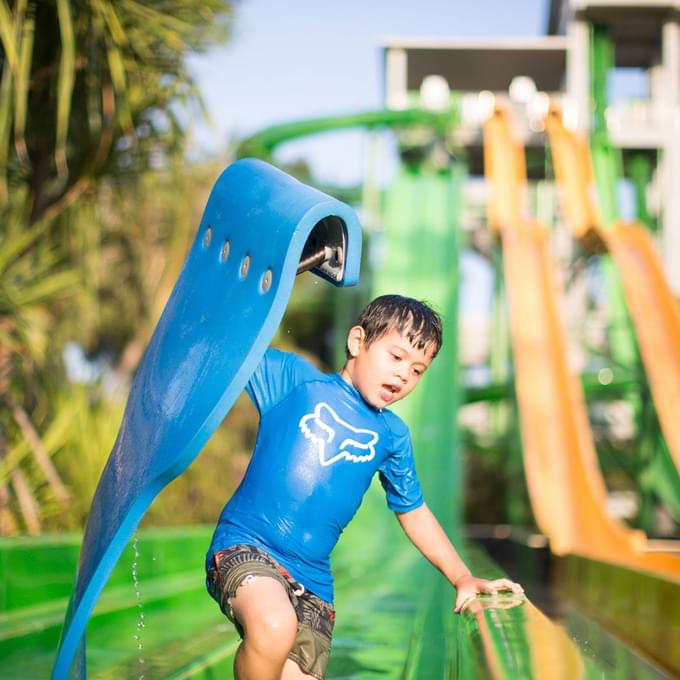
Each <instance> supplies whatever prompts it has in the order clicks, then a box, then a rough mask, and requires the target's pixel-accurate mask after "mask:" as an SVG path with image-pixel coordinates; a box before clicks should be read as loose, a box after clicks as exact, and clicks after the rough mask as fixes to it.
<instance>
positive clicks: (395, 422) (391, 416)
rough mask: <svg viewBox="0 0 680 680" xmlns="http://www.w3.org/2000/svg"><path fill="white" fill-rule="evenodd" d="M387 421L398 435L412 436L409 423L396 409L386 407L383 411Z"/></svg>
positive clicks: (393, 432) (395, 434)
mask: <svg viewBox="0 0 680 680" xmlns="http://www.w3.org/2000/svg"><path fill="white" fill-rule="evenodd" d="M382 414H383V417H384V418H385V423H386V424H387V426H388V427H389V428H390V430H391V431H392V434H394V436H396V437H410V436H411V433H410V430H409V429H408V425H407V424H406V423H405V422H404V421H403V420H402V419H401V417H400V416H398V415H397V414H396V413H395V412H394V411H391V410H390V409H388V408H386V409H383V411H382Z"/></svg>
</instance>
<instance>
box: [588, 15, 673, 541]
mask: <svg viewBox="0 0 680 680" xmlns="http://www.w3.org/2000/svg"><path fill="white" fill-rule="evenodd" d="M591 37H592V40H591V63H592V69H591V71H592V81H591V82H592V93H591V94H592V99H593V106H594V111H595V117H594V128H593V134H592V138H591V148H592V157H593V169H594V173H595V181H596V184H597V190H598V197H599V199H600V211H601V217H602V223H603V225H604V226H605V228H607V227H609V226H611V224H612V223H613V222H614V221H616V220H617V219H618V217H619V212H618V206H617V203H616V183H617V181H618V179H619V178H620V177H622V176H623V162H622V158H621V153H620V151H619V150H618V149H616V148H615V147H614V146H613V145H612V144H611V143H610V141H609V134H608V131H607V122H606V116H605V112H606V108H607V74H608V73H609V70H610V69H611V68H612V67H613V65H614V58H613V57H614V50H613V45H612V42H611V40H610V39H609V36H608V34H607V30H606V28H605V27H602V26H593V28H592V35H591ZM631 174H632V179H633V181H634V185H635V187H636V196H637V200H638V217H639V218H640V220H641V221H643V222H646V223H649V222H648V221H649V216H648V214H647V209H646V200H645V198H646V197H645V186H646V182H648V181H649V178H650V177H651V168H650V167H649V162H648V161H647V159H644V158H640V159H638V160H637V161H636V162H635V163H632V164H631ZM645 217H646V218H647V219H646V220H645ZM602 260H603V270H604V274H605V280H606V285H607V297H608V300H609V305H610V325H611V328H610V342H611V347H612V356H613V358H614V360H615V361H616V362H617V363H619V364H620V365H623V366H624V367H626V368H629V369H632V371H633V372H635V373H638V374H641V375H642V374H643V371H642V365H641V360H640V355H639V352H638V349H637V343H636V341H635V336H634V333H633V329H632V324H631V321H630V316H629V314H628V310H627V307H626V303H625V297H624V293H623V285H622V283H621V280H620V276H619V272H618V270H617V269H616V268H615V266H614V263H613V262H612V260H611V257H610V256H609V255H605V256H603V258H602ZM627 398H628V400H629V401H630V403H632V405H633V408H634V412H635V420H636V423H637V430H638V438H637V442H638V447H639V449H640V455H641V456H643V459H642V460H641V461H640V462H641V469H642V472H641V475H640V479H641V482H640V486H639V491H640V498H641V500H640V508H641V510H640V514H639V521H640V523H641V525H642V526H643V528H645V529H647V530H651V529H652V528H653V524H654V517H653V512H652V509H653V507H654V505H655V504H656V498H657V497H658V498H660V499H661V500H662V502H663V503H664V505H665V506H666V508H667V509H668V511H669V512H670V513H671V514H672V515H673V516H674V517H675V518H676V519H677V512H678V501H677V489H678V488H680V477H679V476H678V474H677V471H675V468H674V465H673V461H672V459H671V456H670V453H669V451H668V447H667V446H666V443H665V442H664V441H663V437H662V436H661V433H660V430H659V425H658V419H657V418H656V412H655V410H654V409H653V408H652V410H651V411H650V412H648V413H645V409H644V408H643V406H642V403H641V399H640V395H639V394H635V393H633V392H631V393H629V395H628V397H627Z"/></svg>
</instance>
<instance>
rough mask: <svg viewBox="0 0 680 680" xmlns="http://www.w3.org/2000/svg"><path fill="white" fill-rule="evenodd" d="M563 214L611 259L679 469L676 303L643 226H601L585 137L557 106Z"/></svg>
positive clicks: (549, 124) (554, 131) (553, 132)
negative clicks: (568, 123)
mask: <svg viewBox="0 0 680 680" xmlns="http://www.w3.org/2000/svg"><path fill="white" fill-rule="evenodd" d="M546 129H547V131H548V136H549V139H550V147H551V151H552V156H553V165H554V168H555V176H556V178H557V182H558V185H559V188H560V190H561V195H562V206H563V211H564V215H565V219H566V222H567V224H568V225H569V228H570V229H571V231H572V234H573V235H574V236H575V237H577V238H583V237H584V235H588V234H593V233H594V234H596V235H597V236H599V238H600V239H601V240H602V241H603V242H604V244H605V245H606V247H607V248H608V250H609V252H610V253H611V255H612V257H613V259H614V262H615V263H616V265H617V267H618V269H619V271H620V273H621V281H622V283H623V288H624V293H625V296H626V301H627V303H628V309H629V311H630V315H631V318H632V320H633V325H634V326H635V333H636V335H637V338H638V344H639V347H640V354H641V356H642V362H643V364H644V367H645V373H646V374H647V378H648V380H649V385H650V389H651V392H652V397H653V399H654V404H655V405H656V410H657V413H658V416H659V423H660V425H661V430H662V432H663V434H664V437H665V439H666V442H667V444H668V448H669V449H670V452H671V455H672V457H673V460H674V462H675V467H676V469H677V470H680V418H678V417H677V411H676V409H677V407H678V405H679V404H680V307H678V303H677V301H676V300H675V298H674V297H673V294H672V293H671V290H670V288H669V287H668V284H667V282H666V279H665V277H664V274H663V269H662V266H661V260H660V258H659V256H658V254H657V252H656V250H655V248H654V243H653V241H652V238H651V236H650V234H649V232H648V230H647V229H646V228H645V227H644V225H642V224H639V223H624V222H617V223H615V224H614V225H612V226H611V227H610V228H603V226H602V222H601V220H600V218H599V216H598V213H597V210H596V208H595V200H594V190H595V189H594V182H593V178H592V170H591V167H592V166H591V162H590V154H589V152H588V147H587V145H586V142H585V140H584V139H582V138H580V137H578V136H577V135H575V134H573V133H572V132H570V131H568V130H566V129H565V128H564V126H563V124H562V117H561V114H560V111H559V110H557V109H552V110H551V111H550V113H549V114H548V117H547V118H546Z"/></svg>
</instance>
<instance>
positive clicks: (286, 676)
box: [281, 659, 314, 680]
mask: <svg viewBox="0 0 680 680" xmlns="http://www.w3.org/2000/svg"><path fill="white" fill-rule="evenodd" d="M310 678H311V680H314V676H313V675H308V674H307V673H305V672H303V670H302V669H301V668H300V666H298V665H297V663H295V661H293V660H292V659H286V663H285V664H284V665H283V673H282V674H281V680H310Z"/></svg>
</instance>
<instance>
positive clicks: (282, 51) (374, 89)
mask: <svg viewBox="0 0 680 680" xmlns="http://www.w3.org/2000/svg"><path fill="white" fill-rule="evenodd" d="M548 4H549V3H548V0H474V1H471V0H448V1H446V0H419V1H418V2H415V1H413V0H411V1H410V2H408V1H404V0H401V1H399V0H342V2H323V1H321V2H320V1H319V0H316V1H312V0H287V2H285V3H284V2H280V1H277V0H239V1H238V2H236V11H235V22H234V31H233V35H232V37H231V39H230V41H229V43H228V44H227V45H226V46H224V47H220V48H219V49H213V50H211V51H210V52H208V53H207V54H205V55H201V56H199V57H194V58H191V59H190V62H189V65H190V68H191V70H192V72H193V74H194V76H195V78H196V80H197V83H198V86H199V89H200V91H201V93H202V96H203V98H204V100H205V103H206V106H207V109H208V112H209V114H210V117H211V119H212V124H211V125H208V124H206V123H205V122H202V121H195V123H194V125H193V128H194V141H193V150H194V152H195V153H196V154H199V155H200V154H202V153H210V154H215V153H218V154H219V153H222V152H223V151H225V152H226V149H227V146H228V143H229V140H230V139H232V138H241V137H243V136H246V135H249V134H252V133H254V132H256V131H258V130H261V129H262V128H264V127H267V126H270V125H273V124H276V123H282V122H289V121H297V120H303V119H306V118H315V117H320V116H329V115H334V114H342V113H351V112H359V111H368V110H374V109H380V108H383V107H384V99H383V62H382V52H381V50H380V45H381V39H382V38H385V37H387V36H390V37H395V36H398V37H406V36H408V37H425V36H429V37H432V36H440V37H494V36H506V37H509V36H524V37H525V36H536V35H542V34H544V32H545V26H546V24H547V10H548ZM362 140H363V136H362V134H361V133H359V132H343V133H334V134H333V135H318V136H316V137H314V138H308V139H307V140H302V141H296V142H292V143H289V144H287V145H284V146H283V147H282V148H281V152H280V153H281V155H280V156H279V158H281V159H282V160H286V161H288V160H292V159H294V158H297V157H300V156H304V157H305V158H306V159H307V160H308V161H309V162H310V163H311V165H312V168H313V170H314V171H315V173H316V174H315V176H316V177H317V178H318V179H319V181H321V182H326V181H328V182H334V183H340V184H349V183H354V182H355V181H357V179H358V178H359V177H360V175H361V172H362V167H363V166H362V163H363V158H362V154H361V149H362V144H363V141H362Z"/></svg>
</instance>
